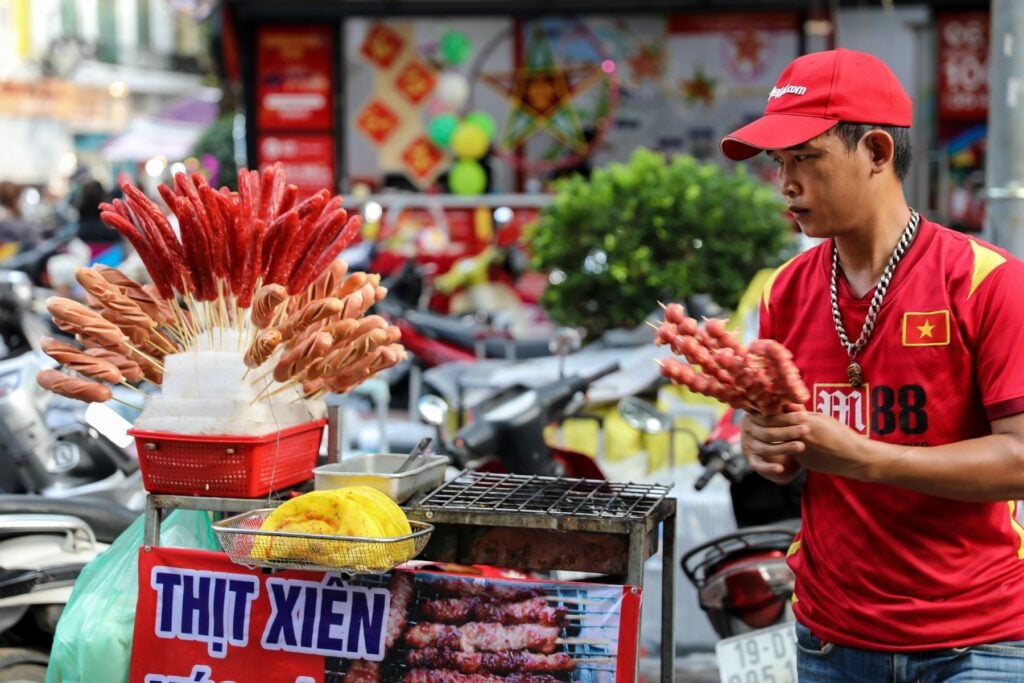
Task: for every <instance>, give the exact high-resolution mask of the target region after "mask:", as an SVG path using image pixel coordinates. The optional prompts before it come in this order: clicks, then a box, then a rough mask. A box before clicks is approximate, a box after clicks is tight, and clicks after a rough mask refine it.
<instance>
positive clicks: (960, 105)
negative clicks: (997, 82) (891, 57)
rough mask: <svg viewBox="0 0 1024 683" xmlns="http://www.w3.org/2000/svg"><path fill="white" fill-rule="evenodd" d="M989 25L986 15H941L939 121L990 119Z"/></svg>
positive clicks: (983, 13) (939, 22)
mask: <svg viewBox="0 0 1024 683" xmlns="http://www.w3.org/2000/svg"><path fill="white" fill-rule="evenodd" d="M989 21H990V20H989V15H988V13H987V12H953V13H944V14H940V15H939V19H938V37H939V55H938V57H939V60H938V61H939V103H938V104H939V118H942V119H947V120H956V121H984V120H985V119H986V118H987V117H988V40H989V36H988V33H989Z"/></svg>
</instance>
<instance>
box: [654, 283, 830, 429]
mask: <svg viewBox="0 0 1024 683" xmlns="http://www.w3.org/2000/svg"><path fill="white" fill-rule="evenodd" d="M664 309H665V319H664V320H663V321H662V323H661V324H660V325H652V327H654V328H655V329H656V330H657V335H656V337H655V343H656V344H658V345H659V346H661V345H667V346H669V347H671V349H672V352H673V353H675V354H677V355H679V356H683V357H684V358H685V359H686V360H687V361H688V363H683V362H682V361H680V360H679V359H677V358H671V357H669V358H667V359H665V360H663V361H661V362H660V363H659V364H660V365H661V374H662V375H663V376H665V377H666V378H667V379H669V380H671V381H672V382H674V383H675V384H679V385H681V386H685V387H687V388H689V389H690V390H692V391H695V392H697V393H698V394H703V395H705V396H710V397H712V398H715V399H717V400H719V401H721V402H722V403H726V404H728V405H730V406H732V407H733V408H738V409H742V410H747V411H753V412H757V413H761V414H763V415H778V414H779V413H781V412H783V411H784V410H787V409H790V408H791V407H793V406H802V405H804V403H806V402H807V400H808V399H809V398H810V393H809V392H808V391H807V387H806V386H805V385H804V382H803V379H802V378H801V377H800V371H799V370H798V369H797V367H796V365H795V364H794V363H793V355H792V354H791V353H790V352H789V350H788V349H786V347H784V346H783V345H782V344H780V343H778V342H777V341H775V340H772V339H755V340H754V341H753V342H751V344H750V346H749V347H747V346H744V345H743V344H741V343H740V342H739V340H737V339H736V335H734V334H733V333H732V332H730V331H729V330H728V329H726V322H725V321H724V320H720V319H718V318H709V319H708V320H706V321H705V323H704V325H703V326H701V325H700V323H698V322H697V320H695V319H694V318H691V317H689V316H687V315H686V312H685V310H684V309H683V307H682V305H680V304H677V303H673V304H669V305H667V306H664Z"/></svg>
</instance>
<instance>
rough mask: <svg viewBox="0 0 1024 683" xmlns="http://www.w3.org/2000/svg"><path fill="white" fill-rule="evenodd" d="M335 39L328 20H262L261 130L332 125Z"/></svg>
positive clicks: (258, 95)
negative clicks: (268, 22)
mask: <svg viewBox="0 0 1024 683" xmlns="http://www.w3.org/2000/svg"><path fill="white" fill-rule="evenodd" d="M333 59H334V40H333V36H332V33H331V28H330V27H328V26H289V27H286V28H285V27H276V26H263V27H260V29H259V33H258V35H257V59H256V68H257V85H256V100H257V107H256V125H257V127H258V128H259V129H260V131H261V132H267V131H271V130H273V131H282V130H307V131H308V130H327V129H330V128H331V126H332V125H333V122H334V113H333V111H334V107H333V92H334V70H333V68H332V64H333Z"/></svg>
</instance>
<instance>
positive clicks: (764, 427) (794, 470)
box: [740, 412, 809, 484]
mask: <svg viewBox="0 0 1024 683" xmlns="http://www.w3.org/2000/svg"><path fill="white" fill-rule="evenodd" d="M808 433H809V428H808V426H807V424H806V414H805V413H803V412H792V413H783V414H782V415H774V416H771V417H768V416H765V415H757V414H754V413H749V412H748V413H745V414H744V416H743V424H742V426H741V429H740V445H741V446H742V448H743V455H744V456H745V457H746V459H747V462H748V463H749V464H750V469H752V470H754V471H755V472H757V473H758V474H760V475H761V476H762V477H764V478H765V479H768V480H769V481H773V482H775V483H776V484H788V483H789V482H791V481H793V480H794V479H796V477H797V475H798V474H800V468H801V464H800V462H799V461H798V460H797V458H796V456H798V455H800V454H801V453H803V452H804V450H805V446H804V443H803V441H801V439H803V438H804V437H805V436H806V435H807V434H808Z"/></svg>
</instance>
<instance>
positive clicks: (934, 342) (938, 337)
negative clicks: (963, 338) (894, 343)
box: [903, 311, 949, 346]
mask: <svg viewBox="0 0 1024 683" xmlns="http://www.w3.org/2000/svg"><path fill="white" fill-rule="evenodd" d="M903 345H904V346H948V345H949V311H932V312H930V313H904V314H903Z"/></svg>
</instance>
